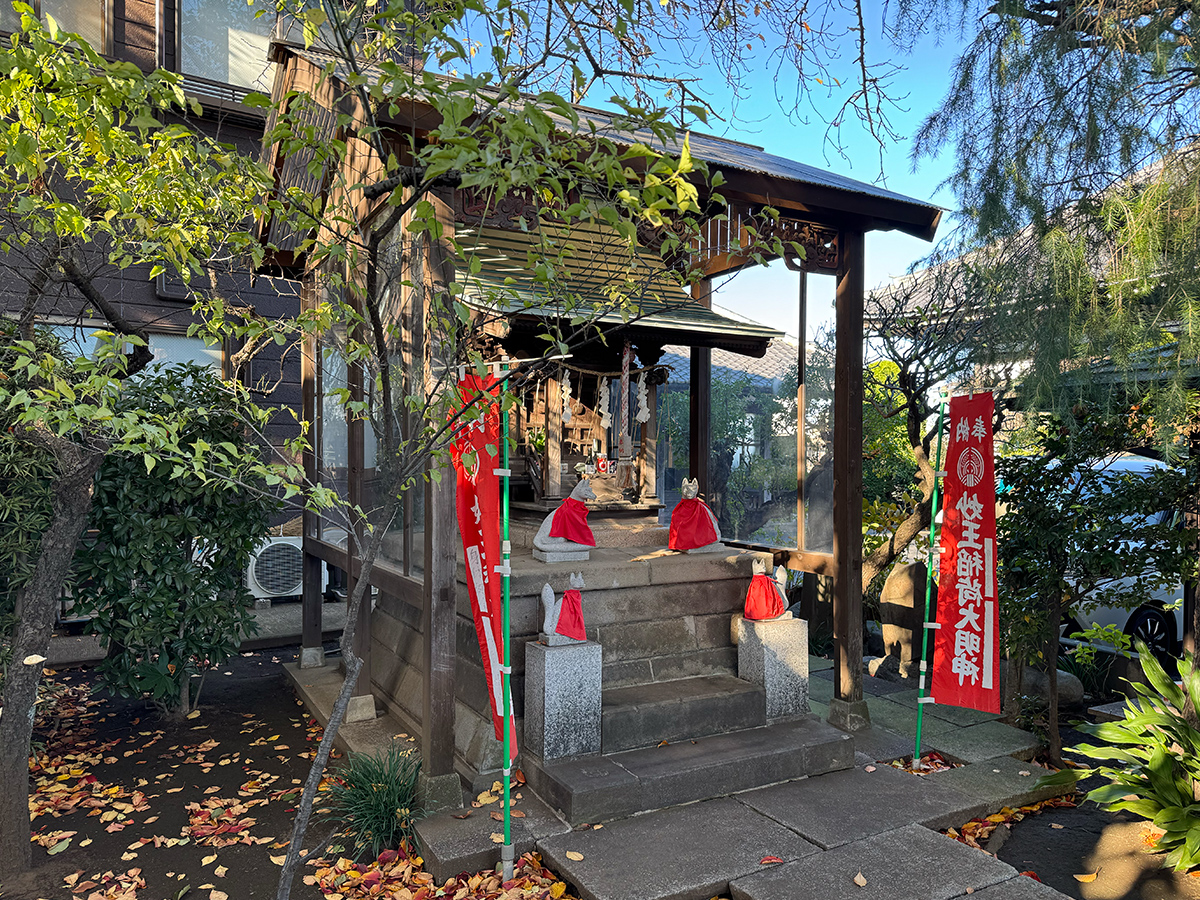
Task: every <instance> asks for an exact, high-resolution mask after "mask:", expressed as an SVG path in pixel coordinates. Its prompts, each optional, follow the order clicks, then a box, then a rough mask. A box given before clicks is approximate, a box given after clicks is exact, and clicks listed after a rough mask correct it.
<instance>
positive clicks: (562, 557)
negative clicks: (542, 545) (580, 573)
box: [533, 547, 592, 563]
mask: <svg viewBox="0 0 1200 900" xmlns="http://www.w3.org/2000/svg"><path fill="white" fill-rule="evenodd" d="M533 558H534V559H536V560H538V561H539V562H544V563H560V562H587V561H588V560H589V559H591V558H592V551H591V550H539V549H538V548H537V547H534V548H533Z"/></svg>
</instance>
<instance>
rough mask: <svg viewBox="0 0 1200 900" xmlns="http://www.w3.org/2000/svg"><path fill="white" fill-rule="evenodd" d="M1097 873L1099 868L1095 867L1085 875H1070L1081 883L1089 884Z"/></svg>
mask: <svg viewBox="0 0 1200 900" xmlns="http://www.w3.org/2000/svg"><path fill="white" fill-rule="evenodd" d="M1099 874H1100V870H1099V869H1097V870H1096V871H1095V872H1088V873H1087V874H1086V875H1072V876H1071V877H1072V878H1074V879H1075V880H1076V881H1078V882H1079V883H1081V884H1091V883H1092V882H1093V881H1095V880H1096V876H1097V875H1099Z"/></svg>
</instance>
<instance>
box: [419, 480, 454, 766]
mask: <svg viewBox="0 0 1200 900" xmlns="http://www.w3.org/2000/svg"><path fill="white" fill-rule="evenodd" d="M440 474H441V478H440V480H438V481H435V480H434V479H432V478H431V479H429V481H428V484H427V486H426V488H425V591H424V594H425V596H424V607H425V609H424V617H423V618H424V622H423V625H422V629H421V630H422V633H423V636H424V641H425V648H424V649H425V653H424V656H425V666H426V669H425V695H424V697H423V703H422V716H421V725H422V733H421V759H422V763H421V768H422V772H423V774H424V775H426V776H430V777H436V776H438V775H449V774H452V773H453V772H454V661H455V653H456V651H455V619H456V618H457V615H458V614H457V610H456V607H455V588H456V585H457V581H458V552H457V547H456V543H457V540H458V525H457V520H456V519H455V509H454V494H455V489H454V471H453V470H452V469H450V468H446V469H443V470H442V471H441V473H440Z"/></svg>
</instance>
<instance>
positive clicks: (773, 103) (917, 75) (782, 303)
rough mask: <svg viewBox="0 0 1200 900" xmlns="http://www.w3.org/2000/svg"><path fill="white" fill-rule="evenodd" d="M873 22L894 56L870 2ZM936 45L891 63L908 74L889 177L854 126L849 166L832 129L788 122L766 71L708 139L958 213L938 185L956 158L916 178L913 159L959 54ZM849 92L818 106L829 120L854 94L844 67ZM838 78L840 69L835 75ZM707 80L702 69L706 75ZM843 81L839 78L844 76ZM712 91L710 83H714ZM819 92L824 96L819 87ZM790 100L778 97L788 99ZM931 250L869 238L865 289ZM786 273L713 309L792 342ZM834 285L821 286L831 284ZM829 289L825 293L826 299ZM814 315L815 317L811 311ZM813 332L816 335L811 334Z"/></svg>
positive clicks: (792, 295) (846, 140) (739, 290)
mask: <svg viewBox="0 0 1200 900" xmlns="http://www.w3.org/2000/svg"><path fill="white" fill-rule="evenodd" d="M868 5H869V6H870V7H873V8H874V10H875V12H874V15H875V19H876V21H875V23H874V24H875V28H874V30H875V32H876V35H875V44H874V55H875V58H877V59H878V58H880V57H881V56H886V55H888V54H889V53H890V52H891V48H889V47H888V46H887V45H886V44H885V42H884V41H883V40H882V39H881V38H880V37H879V35H878V17H879V13H878V3H875V2H870V0H869V3H868ZM950 38H951V39H950V40H949V41H942V42H941V43H940V44H939V43H938V42H937V41H936V40H934V39H933V38H928V37H927V38H925V39H923V40H922V41H921V42H920V43H918V44H917V45H916V46H915V47H914V48H913V51H912V53H910V54H907V55H900V54H898V53H891V58H892V61H893V62H895V63H896V64H897V65H899V66H901V67H903V71H901V72H899V73H897V74H896V76H895V77H894V79H893V82H892V92H893V94H894V95H896V96H898V97H901V98H902V99H901V100H900V104H899V105H900V106H901V107H902V109H901V110H896V111H894V112H893V114H892V116H891V123H892V126H893V128H894V129H895V131H896V132H898V133H899V134H900V135H901V139H900V140H898V141H896V142H892V143H889V144H888V145H887V146H885V147H884V149H883V159H882V164H883V174H882V177H881V175H880V149H879V145H878V143H877V142H876V141H875V139H874V138H873V137H871V135H870V134H868V133H867V131H866V129H865V128H864V127H860V125H859V123H858V121H857V119H853V120H848V121H847V122H846V124H844V125H843V126H842V128H841V129H840V131H841V137H842V142H843V145H844V148H843V149H844V152H845V154H846V156H847V157H848V158H847V159H843V158H842V157H841V156H839V155H838V152H837V150H836V148H834V147H831V146H830V145H829V144H828V143H827V142H826V139H825V131H826V125H825V122H824V121H822V120H821V119H820V118H819V117H818V116H817V115H816V114H814V113H813V112H812V111H811V110H802V111H801V112H802V113H803V114H804V117H805V118H807V119H808V120H809V121H808V123H807V124H805V123H803V122H799V121H797V118H798V117H797V116H789V115H788V114H787V113H786V112H785V111H784V109H782V108H781V107H780V105H779V102H778V101H777V99H776V85H775V72H774V69H773V68H772V69H771V70H770V71H765V72H764V74H763V75H762V76H761V79H760V82H759V83H757V84H754V85H753V86H752V88H753V89H752V95H751V96H750V97H749V98H748V99H744V100H743V101H742V103H741V105H740V106H739V108H738V110H737V116H736V118H735V119H731V120H729V121H727V122H724V123H722V122H712V123H711V125H713V126H715V127H712V128H711V129H710V130H711V131H712V132H713V133H715V134H719V135H722V136H725V137H730V138H734V139H736V140H741V141H745V142H747V143H751V144H756V145H758V146H761V147H763V148H764V149H766V150H767V151H768V152H771V153H774V154H777V155H779V156H785V157H788V158H791V159H796V160H799V161H801V162H805V163H808V164H810V165H815V166H819V167H821V168H825V169H830V170H833V171H837V172H840V173H842V174H844V175H847V176H849V177H851V178H855V179H858V180H860V181H865V182H869V183H872V184H880V185H886V187H888V188H889V189H890V190H893V191H898V192H900V193H902V194H906V195H908V196H911V197H915V198H917V199H920V200H928V201H931V202H934V203H937V204H939V205H941V206H944V207H946V208H947V209H948V210H952V209H953V207H954V200H953V197H952V196H951V194H950V193H949V191H947V190H945V189H941V190H939V189H938V185H939V184H940V183H941V182H942V181H943V180H944V179H945V178H946V177H947V175H948V174H949V171H950V165H951V163H950V159H951V155H950V154H951V153H952V150H950V151H943V153H942V155H941V156H940V157H938V158H936V159H928V158H926V159H921V160H918V161H917V169H916V170H915V171H914V170H913V163H912V160H911V158H910V156H911V150H912V137H913V135H914V134H915V133H916V131H917V129H918V128H919V127H920V125H921V123H922V121H923V120H924V119H925V117H926V116H927V115H928V114H929V113H930V112H931V111H932V110H933V109H934V108H936V106H937V105H938V103H939V102H940V101H941V100H942V98H943V97H944V95H945V93H946V90H947V87H948V85H949V80H950V74H951V69H952V67H953V64H954V60H955V59H956V57H957V56H958V53H959V52H960V50H959V44H958V41H957V39H956V36H954V35H951V36H950ZM844 68H845V70H846V73H845V77H844V78H841V80H842V83H843V85H844V86H843V87H842V88H836V87H835V88H834V92H833V93H832V94H829V95H828V96H826V95H824V94H823V95H822V97H821V98H820V109H821V110H822V111H824V113H825V115H826V116H831V115H832V114H833V113H834V112H835V111H836V110H837V108H838V107H839V106H840V105H841V103H842V100H843V98H844V96H845V94H846V93H848V92H849V91H851V90H853V87H854V84H853V82H854V78H853V72H854V70H853V67H852V66H851V64H850V60H849V59H847V60H846V63H845V65H844ZM834 71H835V74H836V73H837V69H836V68H835V70H834ZM700 72H701V74H705V73H704V69H701V70H700ZM839 77H840V76H839ZM708 83H710V84H711V83H712V82H711V81H710V82H708ZM815 87H816V88H817V90H819V91H824V89H823V88H821V87H820V86H815ZM784 92H785V91H780V93H784ZM712 101H713V103H714V106H715V107H716V108H717V109H718V111H720V112H722V113H724V112H726V109H727V106H728V103H729V98H728V96H726V95H723V94H719V93H718V94H714V95H713V96H712ZM949 227H950V223H949V222H948V216H947V217H944V218H943V222H942V226H941V228H940V229H939V236H941V235H944V234H946V233H947V231H948V230H949ZM932 246H933V245H932V244H930V243H928V242H926V241H922V240H919V239H917V238H912V237H909V236H907V235H903V234H899V233H896V232H874V233H871V234H868V235H867V242H866V257H867V273H866V283H867V286H868V288H870V287H874V286H876V285H878V284H882V283H886V282H887V281H888V280H889V279H890V278H892V277H895V276H897V275H902V274H903V273H904V272H905V270H906V269H907V268H908V266H909V265H910V264H911V263H913V262H915V261H916V260H918V259H920V258H921V257H922V256H924V255H925V254H927V253H928V252H929V251H930V250H931V249H932ZM797 278H798V276H797V275H795V274H794V273H791V272H788V271H787V270H786V269H785V268H784V267H783V266H782V264H776V265H772V266H770V267H767V268H761V267H758V268H754V269H749V270H746V271H745V272H743V273H740V274H739V275H737V276H735V277H734V278H733V279H731V280H730V281H729V282H727V283H726V284H724V285H722V286H721V287H720V288H719V289H718V292H717V294H716V297H715V301H716V302H717V303H718V304H719V305H721V306H724V307H726V308H728V309H731V310H733V311H735V312H737V313H739V314H741V315H744V316H747V317H749V318H752V319H755V320H757V321H760V322H763V323H764V324H768V325H771V326H773V327H776V328H779V329H781V330H784V331H787V332H788V333H790V334H794V333H795V332H796V330H797V325H796V308H797V299H796V296H797V280H796V279H797ZM831 281H832V279H819V282H822V283H823V282H831ZM826 287H828V288H829V290H825V288H826ZM809 290H810V325H812V324H813V320H814V318H815V319H818V320H819V319H820V318H821V314H820V309H821V308H822V307H823V306H827V302H826V303H823V302H822V301H827V299H828V298H824V297H822V296H820V295H823V294H828V293H831V285H824V284H820V285H816V284H814V285H810V289H809ZM811 306H816V307H817V308H811ZM810 331H811V328H810Z"/></svg>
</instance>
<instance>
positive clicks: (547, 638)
mask: <svg viewBox="0 0 1200 900" xmlns="http://www.w3.org/2000/svg"><path fill="white" fill-rule="evenodd" d="M538 640H539V641H541V642H542V643H543V644H545V645H546V646H547V647H570V646H572V645H577V644H582V643H584V642H583V641H577V640H575V638H573V637H567V636H566V635H565V634H546V632H544V631H539V632H538Z"/></svg>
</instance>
